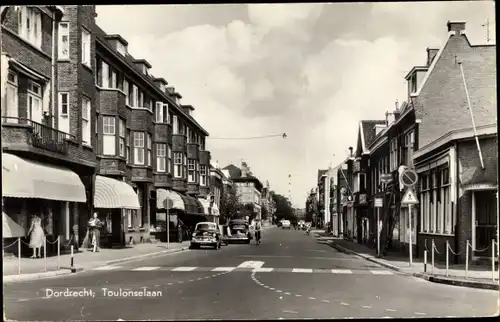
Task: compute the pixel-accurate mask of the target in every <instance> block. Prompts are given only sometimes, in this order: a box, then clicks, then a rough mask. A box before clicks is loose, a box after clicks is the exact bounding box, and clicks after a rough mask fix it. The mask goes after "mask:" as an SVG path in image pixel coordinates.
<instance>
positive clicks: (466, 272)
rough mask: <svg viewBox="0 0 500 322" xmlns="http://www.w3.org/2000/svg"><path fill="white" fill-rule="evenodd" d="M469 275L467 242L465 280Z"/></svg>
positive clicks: (466, 247)
mask: <svg viewBox="0 0 500 322" xmlns="http://www.w3.org/2000/svg"><path fill="white" fill-rule="evenodd" d="M468 275H469V241H467V246H465V279H467V276H468Z"/></svg>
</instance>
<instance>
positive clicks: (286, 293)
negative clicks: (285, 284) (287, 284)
mask: <svg viewBox="0 0 500 322" xmlns="http://www.w3.org/2000/svg"><path fill="white" fill-rule="evenodd" d="M283 294H285V295H290V294H291V293H290V292H285V293H283Z"/></svg>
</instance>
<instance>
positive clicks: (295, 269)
mask: <svg viewBox="0 0 500 322" xmlns="http://www.w3.org/2000/svg"><path fill="white" fill-rule="evenodd" d="M312 272H313V270H312V268H294V269H293V270H292V273H312Z"/></svg>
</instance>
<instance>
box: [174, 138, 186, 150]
mask: <svg viewBox="0 0 500 322" xmlns="http://www.w3.org/2000/svg"><path fill="white" fill-rule="evenodd" d="M172 151H173V152H183V153H184V152H186V136H185V135H182V134H173V135H172Z"/></svg>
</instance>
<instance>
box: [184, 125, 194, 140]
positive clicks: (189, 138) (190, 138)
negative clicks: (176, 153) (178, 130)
mask: <svg viewBox="0 0 500 322" xmlns="http://www.w3.org/2000/svg"><path fill="white" fill-rule="evenodd" d="M186 137H187V143H194V142H193V140H192V137H191V129H190V128H189V127H187V126H186Z"/></svg>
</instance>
